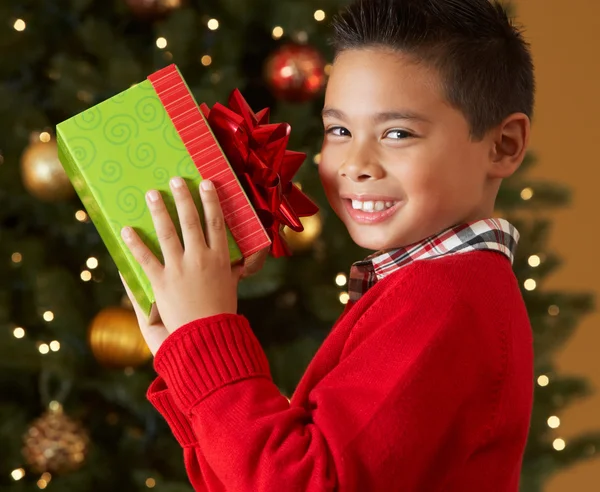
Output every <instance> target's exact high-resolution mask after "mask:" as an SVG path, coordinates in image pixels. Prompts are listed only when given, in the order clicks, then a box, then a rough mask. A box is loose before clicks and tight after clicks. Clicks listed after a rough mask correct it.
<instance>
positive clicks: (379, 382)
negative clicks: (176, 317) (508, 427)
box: [155, 279, 506, 492]
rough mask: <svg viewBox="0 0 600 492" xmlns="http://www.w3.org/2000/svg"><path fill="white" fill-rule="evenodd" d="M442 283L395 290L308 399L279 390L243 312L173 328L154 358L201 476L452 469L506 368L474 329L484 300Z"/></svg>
mask: <svg viewBox="0 0 600 492" xmlns="http://www.w3.org/2000/svg"><path fill="white" fill-rule="evenodd" d="M439 280H447V279H439ZM432 281H435V279H432ZM444 285H445V286H442V290H445V291H446V292H445V294H446V295H444V293H442V294H441V295H440V293H439V292H438V293H437V295H436V302H435V303H432V302H431V300H430V299H429V295H430V293H429V292H430V291H429V289H427V288H422V289H420V290H416V291H414V292H412V293H411V298H410V301H403V300H399V299H398V298H397V297H396V298H394V296H393V290H388V292H387V296H385V295H384V296H382V298H381V299H379V300H378V302H377V303H375V304H374V305H373V306H372V307H371V308H370V309H369V311H371V312H376V313H377V314H376V320H374V319H371V321H369V317H368V316H363V318H364V319H362V320H361V319H359V320H357V321H356V324H355V327H354V329H353V331H352V334H351V336H350V337H349V338H348V340H347V343H346V348H345V350H344V353H343V354H342V357H341V360H340V361H339V363H338V364H337V365H336V366H335V367H334V368H333V369H332V370H331V371H330V372H329V373H328V374H327V375H326V376H325V377H324V378H323V379H322V380H321V381H320V382H318V383H317V384H316V385H315V387H314V388H313V389H312V390H311V392H310V395H309V398H308V403H307V404H306V405H303V406H299V405H294V404H290V402H289V401H288V399H287V398H286V397H285V396H283V395H282V394H280V392H279V390H278V389H277V387H276V385H275V384H274V383H273V381H272V379H271V376H270V373H269V367H268V363H267V359H266V356H265V354H264V352H263V350H262V349H261V347H260V345H259V343H258V341H257V340H256V338H255V337H254V334H253V333H252V330H251V329H250V326H249V324H248V322H247V320H246V319H245V318H244V317H242V316H239V315H218V316H213V317H211V318H206V319H202V320H197V321H195V322H192V323H190V324H188V325H186V326H183V327H182V328H180V329H179V330H177V331H176V332H175V333H174V334H173V335H171V336H170V337H169V338H168V339H167V340H166V341H165V343H164V344H163V346H162V347H161V348H160V350H159V351H158V353H157V356H156V359H155V368H156V370H157V372H158V373H159V374H160V375H161V376H162V377H163V378H164V379H165V381H166V382H167V384H168V387H169V390H170V391H171V392H172V395H173V399H174V401H175V402H176V404H177V406H178V407H179V408H180V409H181V411H182V412H183V413H184V414H185V415H187V416H188V418H189V421H190V424H191V426H192V428H193V431H194V434H195V436H196V439H197V445H196V446H195V447H193V448H190V450H189V452H188V455H187V457H186V466H187V469H188V474H189V475H190V479H191V481H192V483H194V481H195V480H196V481H197V480H198V477H199V475H200V473H201V471H200V470H201V468H202V466H205V467H206V469H207V470H209V471H210V473H211V475H212V476H213V478H214V479H215V482H214V483H218V484H219V486H218V487H216V488H214V489H211V488H209V489H204V488H197V490H235V491H242V492H245V491H257V492H262V491H265V492H266V491H273V490H289V491H302V492H306V491H308V492H312V491H314V492H317V491H319V492H321V491H328V490H332V491H333V490H339V491H344V492H350V491H352V492H354V491H356V492H358V491H364V490H370V491H373V492H378V491H381V492H383V491H389V490H390V485H391V484H402V489H403V490H436V488H437V487H441V485H442V484H444V483H446V482H447V481H448V480H450V478H451V475H452V472H453V470H454V469H456V468H457V467H459V466H460V465H461V464H462V463H463V462H464V460H466V459H467V457H468V455H469V453H472V452H473V450H474V449H475V447H476V446H477V444H478V443H479V442H481V440H482V439H483V436H484V434H485V432H487V431H488V430H490V429H491V428H492V426H493V413H494V409H495V408H496V407H497V400H498V398H497V394H498V393H499V391H500V387H501V383H502V378H503V372H502V361H501V356H500V355H498V356H496V354H495V353H490V352H489V350H488V349H489V348H490V347H491V346H494V344H495V345H496V346H497V349H496V351H497V354H501V352H502V350H505V348H506V347H505V346H503V345H502V344H501V343H498V342H499V341H500V339H493V340H491V339H488V338H490V337H488V336H487V335H481V334H478V333H477V330H476V323H477V321H478V320H477V314H476V313H473V312H472V309H471V308H470V307H469V306H468V305H467V304H465V303H463V302H461V301H460V299H459V297H458V296H457V295H456V293H454V292H453V291H452V289H451V288H450V286H449V283H448V282H444ZM373 310H374V311H373ZM491 338H493V337H491ZM292 401H293V400H292ZM217 480H218V481H217Z"/></svg>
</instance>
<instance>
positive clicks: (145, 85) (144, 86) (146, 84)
mask: <svg viewBox="0 0 600 492" xmlns="http://www.w3.org/2000/svg"><path fill="white" fill-rule="evenodd" d="M136 88H137V89H138V90H141V91H152V92H155V90H154V86H153V85H152V82H150V81H149V80H148V79H146V80H144V81H143V82H140V83H139V84H138V85H136Z"/></svg>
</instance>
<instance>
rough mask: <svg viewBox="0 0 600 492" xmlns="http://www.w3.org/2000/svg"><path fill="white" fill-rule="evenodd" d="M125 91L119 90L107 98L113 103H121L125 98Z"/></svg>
mask: <svg viewBox="0 0 600 492" xmlns="http://www.w3.org/2000/svg"><path fill="white" fill-rule="evenodd" d="M126 92H127V91H123V92H119V93H118V94H117V95H116V96H113V97H111V98H110V99H109V101H110V102H112V103H115V104H123V103H124V102H125V101H126V100H127V94H125V93H126Z"/></svg>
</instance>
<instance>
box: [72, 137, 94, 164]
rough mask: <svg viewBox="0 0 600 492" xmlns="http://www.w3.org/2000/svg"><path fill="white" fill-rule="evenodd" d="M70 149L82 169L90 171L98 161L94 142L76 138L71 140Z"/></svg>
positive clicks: (84, 138)
mask: <svg viewBox="0 0 600 492" xmlns="http://www.w3.org/2000/svg"><path fill="white" fill-rule="evenodd" d="M68 142H69V147H70V149H71V153H72V154H73V158H74V159H75V160H76V161H77V164H78V166H79V168H80V169H82V170H84V169H88V168H89V167H90V166H91V165H92V164H94V162H95V160H96V154H97V151H96V146H95V145H94V142H93V141H92V140H91V139H89V138H86V137H75V138H71V139H69V141H68Z"/></svg>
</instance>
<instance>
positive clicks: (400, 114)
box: [321, 107, 431, 123]
mask: <svg viewBox="0 0 600 492" xmlns="http://www.w3.org/2000/svg"><path fill="white" fill-rule="evenodd" d="M321 116H322V117H323V118H326V117H330V118H337V119H338V120H342V121H346V120H347V119H348V117H347V116H346V114H345V113H344V112H343V111H341V110H339V109H335V108H327V107H326V108H323V111H321ZM371 119H372V120H373V121H374V122H375V123H385V122H386V121H391V120H414V121H423V122H426V123H430V122H431V121H430V120H429V119H428V118H425V116H423V115H420V114H418V113H414V112H412V111H384V112H382V113H375V114H373V115H372V116H371Z"/></svg>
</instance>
